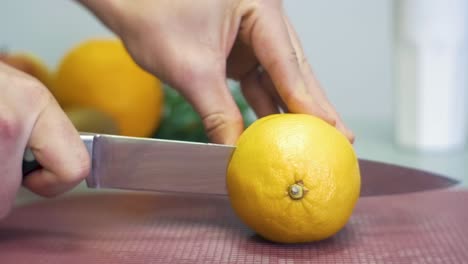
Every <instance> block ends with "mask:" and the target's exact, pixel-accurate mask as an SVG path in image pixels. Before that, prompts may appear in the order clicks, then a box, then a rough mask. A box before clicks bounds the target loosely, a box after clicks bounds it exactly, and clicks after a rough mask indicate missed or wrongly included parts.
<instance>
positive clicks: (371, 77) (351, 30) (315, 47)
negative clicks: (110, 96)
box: [0, 0, 393, 121]
mask: <svg viewBox="0 0 468 264" xmlns="http://www.w3.org/2000/svg"><path fill="white" fill-rule="evenodd" d="M194 2H196V1H194ZM284 2H285V6H286V10H287V12H288V14H289V16H290V18H291V20H292V23H293V24H294V25H295V27H296V29H297V31H298V33H299V35H300V38H301V39H302V41H303V46H304V49H305V51H306V54H307V55H308V57H309V59H310V62H311V64H312V66H313V68H314V69H315V72H316V74H317V76H318V78H319V79H320V81H321V82H322V84H323V86H324V87H325V88H326V90H327V93H328V95H329V97H330V99H331V100H332V101H333V103H334V104H335V106H336V107H337V108H338V110H339V112H340V113H341V114H342V115H343V116H344V117H345V118H346V119H361V118H378V119H380V120H382V119H384V120H389V121H390V120H391V115H392V104H393V100H392V96H393V92H392V89H391V24H392V17H391V3H392V1H391V0H379V1H375V0H355V1H344V0H320V1H317V0H285V1H284ZM103 34H104V35H109V34H110V33H109V31H108V30H107V29H105V28H104V27H103V26H102V25H101V24H100V23H99V22H98V21H97V20H96V19H95V18H94V17H93V16H92V15H91V14H89V13H88V12H87V11H86V10H85V9H83V8H81V6H79V5H78V4H76V3H75V2H74V1H70V0H68V1H67V0H40V1H38V0H14V1H7V0H1V5H0V47H1V46H4V47H5V46H6V47H8V48H9V49H11V50H28V51H32V52H34V53H36V54H37V55H39V56H40V57H41V58H43V59H44V60H45V61H46V62H47V64H49V65H50V66H52V67H53V66H55V65H56V64H57V62H58V60H59V59H60V57H61V56H62V55H63V54H64V53H65V52H66V50H67V49H68V48H70V47H71V46H73V45H74V44H75V43H77V42H79V41H80V40H82V39H83V38H86V37H89V36H95V35H103Z"/></svg>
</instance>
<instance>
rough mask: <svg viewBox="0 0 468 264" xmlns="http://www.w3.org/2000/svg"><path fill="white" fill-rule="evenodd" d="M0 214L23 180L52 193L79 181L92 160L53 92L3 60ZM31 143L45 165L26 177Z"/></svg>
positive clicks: (0, 72)
mask: <svg viewBox="0 0 468 264" xmlns="http://www.w3.org/2000/svg"><path fill="white" fill-rule="evenodd" d="M0 146H1V148H0V181H1V184H0V218H2V217H4V216H6V215H7V214H8V212H9V211H10V208H11V206H12V205H13V203H14V200H15V195H16V192H17V191H18V189H19V187H20V185H21V183H22V182H23V184H24V185H25V186H26V187H27V188H29V189H30V190H31V191H33V192H35V193H37V194H39V195H42V196H46V197H51V196H55V195H57V194H60V193H62V192H64V191H66V190H68V189H70V188H71V187H73V186H75V185H76V184H78V183H79V182H80V181H81V180H82V179H83V178H84V177H86V175H87V174H88V171H89V166H90V160H89V155H88V153H87V151H86V148H85V146H84V144H83V142H82V141H81V139H80V137H79V135H78V132H77V131H76V130H75V128H74V126H73V124H72V123H71V122H70V121H69V119H68V117H67V116H66V115H65V113H64V112H63V111H62V110H61V109H60V107H59V105H58V104H57V102H56V101H55V99H54V98H53V97H52V95H51V94H50V92H49V91H48V90H47V88H45V87H44V86H43V85H42V84H41V83H40V82H39V81H37V80H36V79H34V78H33V77H31V76H29V75H27V74H25V73H23V72H20V71H18V70H16V69H13V68H11V67H9V66H7V65H5V64H3V63H0ZM26 147H29V148H31V150H32V152H33V154H34V155H35V157H36V160H37V161H38V162H39V163H40V164H41V166H42V169H39V170H37V171H34V172H32V173H30V174H29V175H27V177H26V179H25V180H24V181H23V180H22V170H21V169H22V168H21V165H22V160H23V155H24V150H25V149H26Z"/></svg>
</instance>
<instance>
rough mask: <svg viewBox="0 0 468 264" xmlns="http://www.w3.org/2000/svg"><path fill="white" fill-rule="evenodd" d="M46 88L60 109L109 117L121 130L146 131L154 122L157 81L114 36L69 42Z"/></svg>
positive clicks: (159, 95)
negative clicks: (92, 111)
mask: <svg viewBox="0 0 468 264" xmlns="http://www.w3.org/2000/svg"><path fill="white" fill-rule="evenodd" d="M51 90H52V93H53V94H54V96H55V97H56V98H57V100H58V102H59V103H60V105H61V106H62V107H63V108H92V109H96V110H98V111H101V112H102V113H105V114H107V115H109V116H111V117H112V118H114V119H115V120H116V123H117V125H118V128H119V134H121V135H125V136H137V137H146V136H150V135H151V134H152V133H153V132H154V131H155V130H156V128H157V127H158V126H159V123H160V119H161V115H162V110H163V90H162V84H161V82H160V81H159V80H158V79H157V78H156V77H154V76H153V75H151V74H149V73H148V72H146V71H144V70H143V69H142V68H140V67H139V66H138V65H137V64H136V63H135V62H134V61H133V59H132V58H131V57H130V55H129V54H128V52H127V51H126V49H125V47H124V46H123V44H122V43H121V41H120V40H118V39H90V40H87V41H84V42H83V43H81V44H79V45H78V46H76V47H74V48H73V49H72V50H71V51H70V52H68V53H67V54H66V55H65V56H64V58H63V60H62V61H61V63H60V65H59V67H58V70H57V73H56V76H55V81H54V85H53V89H51Z"/></svg>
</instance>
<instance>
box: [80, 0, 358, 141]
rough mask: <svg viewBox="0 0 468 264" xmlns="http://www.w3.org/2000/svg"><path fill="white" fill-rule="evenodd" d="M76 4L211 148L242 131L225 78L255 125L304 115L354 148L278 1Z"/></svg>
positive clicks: (88, 1) (167, 0) (112, 0)
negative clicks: (154, 81)
mask: <svg viewBox="0 0 468 264" xmlns="http://www.w3.org/2000/svg"><path fill="white" fill-rule="evenodd" d="M81 2H82V3H84V4H85V5H86V6H87V7H88V8H90V9H91V10H92V11H93V12H94V13H95V14H96V15H97V16H98V17H99V18H100V19H101V20H102V21H103V22H104V23H105V24H106V25H107V26H108V27H109V28H110V29H112V30H113V31H114V32H115V33H116V34H118V35H119V36H120V37H121V38H122V40H123V42H124V43H125V45H126V47H127V49H128V51H129V52H130V54H131V55H132V57H133V58H134V59H135V61H136V62H137V63H138V64H139V65H140V66H142V67H143V68H144V69H146V70H148V71H150V72H151V73H153V74H155V75H156V76H158V77H159V78H160V79H162V80H164V81H165V82H166V83H168V84H169V85H171V86H172V87H174V88H175V89H177V90H178V91H180V92H181V94H182V95H183V96H184V97H185V98H187V100H188V101H189V102H190V103H191V104H192V105H193V106H194V108H195V110H196V111H197V112H198V113H199V114H200V116H201V118H202V120H203V123H204V125H205V128H206V131H207V133H208V136H209V137H210V138H211V139H212V141H214V142H217V143H228V144H229V143H234V142H235V141H236V140H237V138H238V136H239V135H240V134H241V133H242V131H243V122H242V116H241V114H240V112H239V110H238V108H237V106H236V104H235V101H234V100H233V98H232V96H231V94H230V92H229V89H228V87H227V84H226V79H227V78H233V79H235V80H238V81H240V83H241V87H242V91H243V93H244V95H245V97H246V99H247V101H248V102H249V104H250V105H251V106H252V108H253V110H254V111H255V112H256V114H257V116H259V117H262V116H265V115H269V114H273V113H278V112H279V109H280V108H281V109H282V110H284V111H286V112H293V113H307V114H312V115H315V116H318V117H320V118H322V119H324V120H325V121H327V122H328V123H330V124H332V125H335V126H336V127H337V129H339V130H340V131H341V132H342V133H343V134H344V135H345V136H346V137H347V138H348V139H349V140H350V141H353V140H354V135H353V134H352V132H351V131H350V130H348V129H347V128H346V127H345V125H344V123H343V121H342V120H341V118H340V117H339V115H338V113H337V112H336V110H335V109H334V107H333V106H332V105H331V103H330V102H329V100H328V99H327V97H326V95H325V92H324V91H323V90H322V88H321V87H320V85H319V83H318V81H317V79H316V78H315V76H314V74H313V73H312V70H311V67H310V65H309V64H308V63H307V60H306V59H305V55H304V52H303V50H302V47H301V45H300V41H299V39H298V37H297V35H296V33H295V32H294V29H293V28H292V26H291V23H290V21H289V19H288V17H287V16H286V14H285V12H284V10H283V7H282V1H280V0H224V1H220V0H199V1H196V2H194V1H189V0H179V1H171V0H139V1H128V0H105V1H93V0H81ZM259 66H260V67H259Z"/></svg>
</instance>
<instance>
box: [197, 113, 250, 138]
mask: <svg viewBox="0 0 468 264" xmlns="http://www.w3.org/2000/svg"><path fill="white" fill-rule="evenodd" d="M202 121H203V124H204V126H205V131H206V133H207V135H208V137H210V138H212V137H213V136H214V135H216V134H218V133H219V131H222V130H224V129H225V128H226V126H229V125H230V124H240V123H242V115H241V114H240V113H235V114H229V115H228V114H227V113H224V112H214V113H211V114H209V115H206V116H203V117H202Z"/></svg>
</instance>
